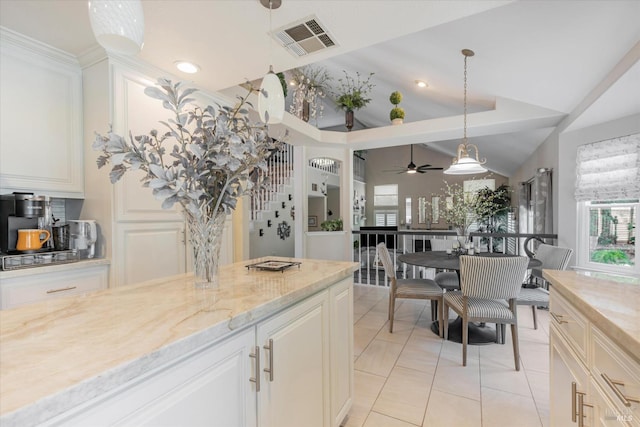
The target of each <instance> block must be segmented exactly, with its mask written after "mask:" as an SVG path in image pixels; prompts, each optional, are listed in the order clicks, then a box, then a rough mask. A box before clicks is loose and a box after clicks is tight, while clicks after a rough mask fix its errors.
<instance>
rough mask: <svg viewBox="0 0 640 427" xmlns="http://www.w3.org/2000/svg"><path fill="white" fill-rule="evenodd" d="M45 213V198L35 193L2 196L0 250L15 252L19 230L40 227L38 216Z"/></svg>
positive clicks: (0, 205)
mask: <svg viewBox="0 0 640 427" xmlns="http://www.w3.org/2000/svg"><path fill="white" fill-rule="evenodd" d="M44 215H45V198H44V197H42V196H35V195H34V194H33V193H13V194H3V195H2V196H0V251H1V252H3V253H14V252H17V251H16V242H17V240H18V230H19V229H24V228H38V218H39V217H42V216H44Z"/></svg>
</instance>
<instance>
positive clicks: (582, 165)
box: [575, 134, 640, 202]
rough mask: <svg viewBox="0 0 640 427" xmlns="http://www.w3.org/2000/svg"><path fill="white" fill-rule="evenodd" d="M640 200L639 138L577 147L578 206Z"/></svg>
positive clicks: (612, 140)
mask: <svg viewBox="0 0 640 427" xmlns="http://www.w3.org/2000/svg"><path fill="white" fill-rule="evenodd" d="M639 197H640V134H633V135H627V136H622V137H619V138H614V139H609V140H606V141H599V142H594V143H591V144H585V145H582V146H580V147H578V155H577V159H576V189H575V198H576V200H577V201H579V202H584V201H604V200H626V199H637V198H639Z"/></svg>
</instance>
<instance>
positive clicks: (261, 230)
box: [258, 228, 264, 237]
mask: <svg viewBox="0 0 640 427" xmlns="http://www.w3.org/2000/svg"><path fill="white" fill-rule="evenodd" d="M258 235H259V236H260V237H262V236H264V230H263V229H262V228H261V229H260V231H259V232H258Z"/></svg>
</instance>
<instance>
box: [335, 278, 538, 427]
mask: <svg viewBox="0 0 640 427" xmlns="http://www.w3.org/2000/svg"><path fill="white" fill-rule="evenodd" d="M354 297H355V298H354V314H355V315H354V322H355V326H354V346H355V351H354V355H355V399H354V404H353V407H352V409H351V411H350V412H349V416H348V417H347V419H346V420H345V423H344V426H345V427H377V426H380V427H396V426H397V427H414V426H425V427H426V426H429V427H440V426H442V427H458V426H460V427H462V426H469V427H496V426H500V427H502V426H518V427H521V426H522V427H527V426H535V427H546V426H548V425H549V421H548V419H549V344H548V343H549V327H548V325H549V317H548V312H547V311H545V310H538V330H534V329H533V319H532V316H531V309H530V307H527V306H523V307H519V310H518V321H519V323H520V324H519V328H518V331H519V334H520V360H521V370H520V371H519V372H517V371H516V370H515V367H514V363H513V350H512V345H511V333H510V329H509V327H507V337H506V342H505V344H504V345H499V344H489V345H481V346H479V345H474V346H469V348H468V355H467V366H466V367H464V366H462V345H461V344H458V343H454V342H449V341H447V342H444V341H443V340H442V339H440V338H439V337H438V336H437V335H435V334H434V333H433V332H431V329H430V325H431V305H430V302H429V301H420V300H398V301H397V303H396V314H395V321H394V331H393V334H390V333H389V325H388V323H387V310H388V289H386V288H381V287H375V286H368V285H355V292H354ZM451 316H452V317H453V316H454V313H453V312H451Z"/></svg>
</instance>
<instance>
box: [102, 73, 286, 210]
mask: <svg viewBox="0 0 640 427" xmlns="http://www.w3.org/2000/svg"><path fill="white" fill-rule="evenodd" d="M157 86H159V87H148V88H146V89H145V91H144V92H145V94H146V95H148V96H150V97H152V98H155V99H158V100H160V101H162V104H163V106H164V108H166V109H167V110H169V111H171V113H173V118H171V119H169V120H167V121H163V122H160V123H161V124H162V125H163V127H164V128H166V130H165V132H164V133H163V132H159V131H158V130H155V129H154V130H151V131H150V132H149V134H148V135H139V136H135V137H133V136H132V135H131V134H129V139H128V140H127V139H125V138H124V137H122V136H120V135H116V134H115V133H113V131H111V130H110V131H109V132H108V133H107V134H106V135H100V134H98V133H96V139H95V141H94V143H93V148H94V150H98V151H102V155H100V156H99V157H98V159H97V164H98V168H102V167H103V166H105V165H106V164H107V163H111V165H112V169H111V173H110V174H109V176H110V179H111V183H115V182H117V181H118V180H120V178H122V176H123V175H124V174H125V173H126V172H127V171H129V170H142V171H144V172H145V173H146V175H145V176H144V178H143V179H142V183H143V185H144V186H145V187H149V188H151V189H152V190H153V195H154V196H155V197H156V199H158V200H162V207H163V208H165V209H168V208H171V207H172V206H173V205H174V204H175V203H179V204H180V205H182V207H183V208H184V209H185V210H186V211H187V212H188V213H190V214H191V215H195V216H200V215H208V216H211V215H214V214H216V213H218V212H225V213H229V212H230V211H231V210H232V209H234V208H235V206H236V199H237V198H238V197H240V196H242V195H243V194H245V193H247V192H249V191H251V190H254V189H257V188H259V187H260V186H264V185H266V184H267V182H266V181H265V179H264V178H263V176H264V175H263V174H261V173H258V171H260V170H263V171H265V170H266V167H267V163H266V158H267V157H268V156H270V155H271V153H272V152H273V151H274V150H277V149H278V148H279V144H280V143H279V142H277V141H274V140H272V139H271V138H270V137H269V136H268V135H267V128H266V125H264V124H262V123H260V124H252V123H251V122H250V121H249V119H248V110H247V109H246V108H245V107H244V105H245V104H247V97H248V96H249V94H250V92H249V93H248V94H247V96H246V97H244V98H240V102H239V104H238V105H237V106H235V107H233V108H231V107H227V106H220V105H217V106H215V107H214V106H211V105H209V106H206V107H205V108H200V107H197V106H196V107H193V108H192V109H190V110H188V111H185V107H186V106H187V105H189V104H190V103H192V102H194V98H191V97H190V95H191V94H193V93H194V92H196V89H193V88H186V89H183V87H182V86H183V84H182V83H180V82H179V83H176V84H173V83H172V82H171V81H170V80H166V79H159V80H158V82H157ZM170 141H173V145H172V146H171V145H170Z"/></svg>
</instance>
